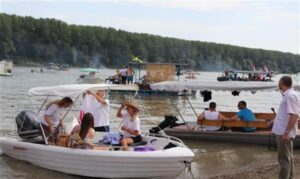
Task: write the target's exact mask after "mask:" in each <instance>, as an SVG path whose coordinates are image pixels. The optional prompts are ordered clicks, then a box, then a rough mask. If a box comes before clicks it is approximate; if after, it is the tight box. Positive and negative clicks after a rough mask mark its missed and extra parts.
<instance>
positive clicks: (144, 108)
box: [135, 91, 150, 116]
mask: <svg viewBox="0 0 300 179" xmlns="http://www.w3.org/2000/svg"><path fill="white" fill-rule="evenodd" d="M135 96H137V98H138V99H139V101H140V103H141V104H142V107H143V110H144V111H145V113H146V114H147V116H150V113H149V111H148V110H147V109H146V107H145V105H144V103H143V101H142V99H141V97H140V95H139V94H138V91H137V92H136V93H135Z"/></svg>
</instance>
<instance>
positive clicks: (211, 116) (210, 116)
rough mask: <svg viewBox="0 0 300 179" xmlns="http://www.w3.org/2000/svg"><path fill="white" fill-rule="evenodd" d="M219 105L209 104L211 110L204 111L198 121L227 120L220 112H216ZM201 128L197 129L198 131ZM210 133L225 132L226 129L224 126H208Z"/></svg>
mask: <svg viewBox="0 0 300 179" xmlns="http://www.w3.org/2000/svg"><path fill="white" fill-rule="evenodd" d="M216 107H217V104H216V103H215V102H211V103H209V109H208V110H206V111H203V112H202V113H201V114H200V115H199V116H198V120H204V119H205V120H227V118H226V117H225V116H223V115H222V114H221V113H220V112H219V111H216ZM198 127H199V126H197V127H196V128H195V130H197V128H198ZM206 130H208V131H223V130H225V128H223V127H222V126H206Z"/></svg>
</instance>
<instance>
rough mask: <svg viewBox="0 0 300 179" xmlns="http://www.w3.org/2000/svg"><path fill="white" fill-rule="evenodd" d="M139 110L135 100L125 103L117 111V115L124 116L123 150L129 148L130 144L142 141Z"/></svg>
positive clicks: (121, 141)
mask: <svg viewBox="0 0 300 179" xmlns="http://www.w3.org/2000/svg"><path fill="white" fill-rule="evenodd" d="M123 109H125V110H123ZM138 112H139V108H138V106H137V104H136V103H135V102H134V101H127V102H125V103H123V104H122V105H121V107H120V108H119V110H118V112H117V117H119V118H123V121H122V124H123V125H122V127H121V130H122V131H123V137H122V139H121V140H120V143H121V144H122V146H123V150H128V144H133V143H138V142H141V141H142V137H141V133H140V119H139V116H138Z"/></svg>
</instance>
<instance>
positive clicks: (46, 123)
mask: <svg viewBox="0 0 300 179" xmlns="http://www.w3.org/2000/svg"><path fill="white" fill-rule="evenodd" d="M72 104H73V100H72V99H71V98H69V97H64V98H63V99H61V100H59V101H54V102H51V103H49V104H48V105H47V106H46V111H45V112H44V113H43V114H42V116H41V117H39V122H40V123H41V126H42V127H43V131H44V133H45V135H46V136H49V142H53V144H55V143H56V138H57V135H58V130H56V129H57V128H58V127H59V125H60V126H62V127H63V125H62V123H60V120H61V117H62V116H63V112H64V110H65V109H66V108H68V107H70V106H71V105H72Z"/></svg>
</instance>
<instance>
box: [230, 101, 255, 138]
mask: <svg viewBox="0 0 300 179" xmlns="http://www.w3.org/2000/svg"><path fill="white" fill-rule="evenodd" d="M238 108H239V110H240V111H239V112H237V113H236V115H235V116H234V117H232V118H231V120H241V121H246V122H250V121H255V115H254V114H253V112H252V111H251V110H250V109H248V108H247V103H246V102H245V101H240V102H239V103H238ZM231 130H232V131H241V132H254V131H255V130H256V128H255V127H233V128H231Z"/></svg>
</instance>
